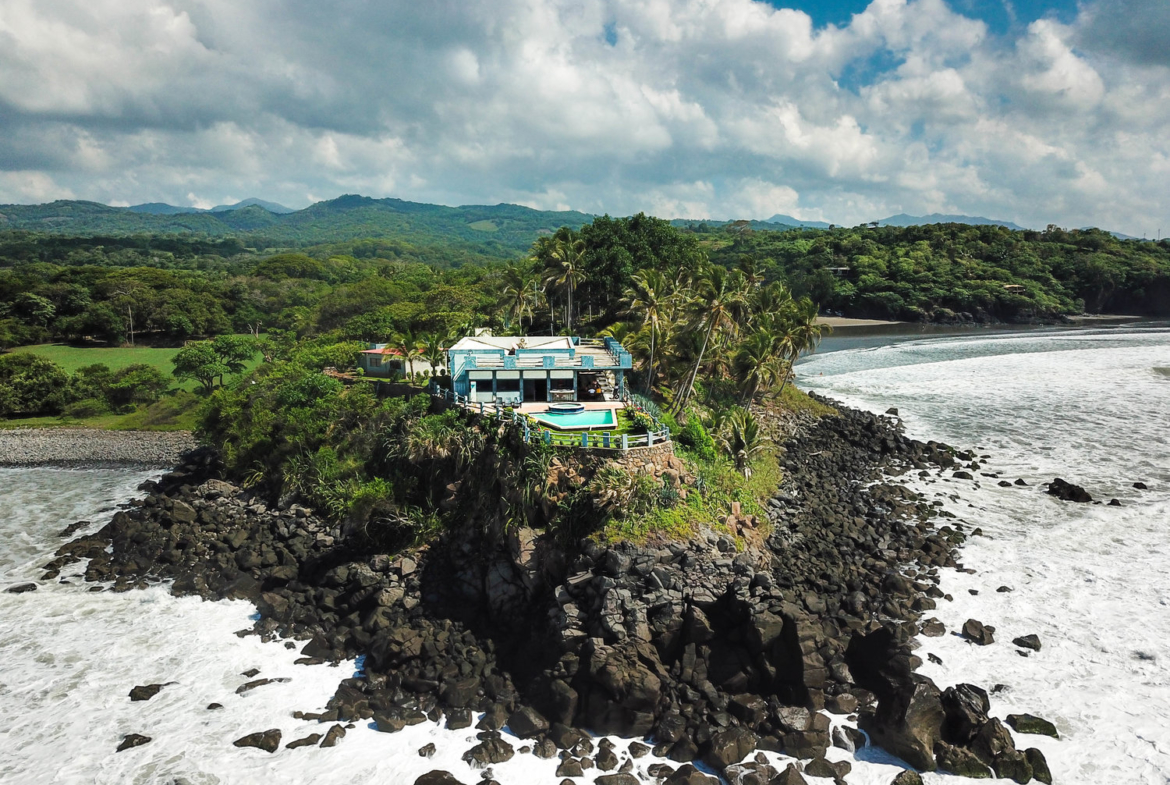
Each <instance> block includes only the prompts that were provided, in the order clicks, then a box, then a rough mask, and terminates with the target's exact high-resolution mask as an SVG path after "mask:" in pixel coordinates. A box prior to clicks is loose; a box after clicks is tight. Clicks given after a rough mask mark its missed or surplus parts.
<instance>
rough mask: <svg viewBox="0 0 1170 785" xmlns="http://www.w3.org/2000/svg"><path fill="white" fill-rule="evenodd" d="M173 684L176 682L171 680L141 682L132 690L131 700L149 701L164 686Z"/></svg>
mask: <svg viewBox="0 0 1170 785" xmlns="http://www.w3.org/2000/svg"><path fill="white" fill-rule="evenodd" d="M171 684H174V682H173V681H169V682H167V683H166V684H141V685H139V686H137V687H135V688H134V689H132V690H130V700H132V701H148V700H150V699H151V698H153V697H154V696H155V695H158V693H159V691H160V690H162V688H163V687H166V686H168V685H171Z"/></svg>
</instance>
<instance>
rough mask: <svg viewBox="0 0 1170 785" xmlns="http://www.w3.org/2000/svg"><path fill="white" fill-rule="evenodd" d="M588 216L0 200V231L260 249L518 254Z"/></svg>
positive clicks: (381, 204) (499, 208) (391, 202)
mask: <svg viewBox="0 0 1170 785" xmlns="http://www.w3.org/2000/svg"><path fill="white" fill-rule="evenodd" d="M589 218H590V216H588V215H586V214H584V213H578V212H572V211H569V212H546V211H541V210H533V209H530V208H528V207H521V206H519V205H513V204H499V205H494V206H488V205H472V206H465V207H445V206H443V205H434V204H420V203H417V202H406V201H403V200H401V199H371V198H369V197H366V196H354V195H347V196H341V197H338V198H337V199H332V200H329V201H325V202H318V203H316V204H314V205H312V206H310V207H307V208H305V209H304V210H297V211H295V212H291V213H286V214H277V213H271V212H269V211H268V210H265V209H264V208H263V207H259V206H250V207H243V208H241V209H238V210H229V211H224V212H215V213H180V214H172V215H159V214H151V213H140V212H135V211H133V210H131V209H130V208H127V207H108V206H106V205H103V204H98V203H96V202H80V201H57V202H51V203H49V204H40V205H0V229H24V230H29V231H35V232H42V233H52V234H67V235H74V236H90V235H110V236H121V235H191V234H194V235H200V236H206V237H229V236H230V237H234V238H239V239H240V240H242V241H244V243H245V244H246V245H247V246H248V247H253V248H258V249H261V250H263V249H265V248H273V247H285V246H290V245H320V244H323V243H333V242H346V241H353V240H359V239H387V238H390V239H393V240H396V241H400V242H405V243H409V244H411V245H423V246H426V245H435V244H440V245H443V246H448V247H450V248H451V249H452V250H454V251H455V252H456V253H462V254H466V253H472V254H481V255H486V256H491V257H496V258H502V257H510V256H514V255H517V254H519V253H522V252H523V251H524V250H525V249H526V248H527V247H528V246H529V245H531V244H532V241H533V240H534V239H536V237H537V236H539V235H541V234H548V233H550V232H552V231H555V230H556V229H558V228H559V227H561V226H572V227H573V228H577V227H580V226H581V224H583V223H585V222H586V221H588V220H589Z"/></svg>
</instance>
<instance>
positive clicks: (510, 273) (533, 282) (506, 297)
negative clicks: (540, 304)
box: [500, 264, 539, 331]
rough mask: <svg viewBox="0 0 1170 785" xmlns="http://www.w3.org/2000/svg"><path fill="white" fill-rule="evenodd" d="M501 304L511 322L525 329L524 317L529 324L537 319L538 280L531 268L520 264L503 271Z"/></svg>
mask: <svg viewBox="0 0 1170 785" xmlns="http://www.w3.org/2000/svg"><path fill="white" fill-rule="evenodd" d="M500 284H501V289H500V304H501V305H502V306H503V308H504V313H505V314H507V316H508V318H509V321H514V322H515V323H516V324H517V325H519V327H520V330H521V331H523V329H524V316H525V315H527V316H528V318H529V323H530V324H531V320H532V319H533V318H535V314H534V309H535V307H536V299H537V292H538V291H539V290H538V289H537V279H536V276H535V275H534V274H533V272H532V269H531V267H528V266H523V265H519V264H509V265H508V266H507V267H505V268H504V269H503V272H502V273H501V276H500Z"/></svg>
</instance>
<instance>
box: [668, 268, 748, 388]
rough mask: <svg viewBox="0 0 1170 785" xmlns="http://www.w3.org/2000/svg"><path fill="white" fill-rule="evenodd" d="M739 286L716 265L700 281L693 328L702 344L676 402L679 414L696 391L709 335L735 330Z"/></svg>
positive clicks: (739, 298)
mask: <svg viewBox="0 0 1170 785" xmlns="http://www.w3.org/2000/svg"><path fill="white" fill-rule="evenodd" d="M739 283H740V282H739V280H737V276H735V275H734V274H732V273H731V272H729V271H728V270H727V269H726V268H724V267H719V266H718V265H712V266H711V267H709V268H708V269H707V271H706V273H705V274H704V275H703V276H702V277H701V278H700V279H699V282H698V286H697V292H696V294H695V299H694V301H693V303H694V305H693V312H694V316H695V320H694V324H695V327H696V328H698V329H701V330H703V343H702V345H701V346H700V347H699V356H698V357H697V358H695V367H694V369H693V370H692V371H691V378H690V381H689V382H687V385H686V388H685V390H684V391H683V394H682V396H681V398H680V400H678V401H676V403H675V407H676V409H677V410H678V411H682V409H683V408H684V407H685V406H686V405H687V401H689V400H690V397H691V393H692V392H693V391H694V389H695V377H697V376H698V375H699V366H701V365H702V364H703V355H704V354H705V353H706V351H707V346H708V344H710V343H711V336H713V335H714V334H715V332H716V331H717V330H722V329H725V328H726V329H734V326H735V323H736V322H735V317H736V315H737V313H738V312H739V308H740V306H741V305H742V303H743V295H742V293H741V291H740V287H739Z"/></svg>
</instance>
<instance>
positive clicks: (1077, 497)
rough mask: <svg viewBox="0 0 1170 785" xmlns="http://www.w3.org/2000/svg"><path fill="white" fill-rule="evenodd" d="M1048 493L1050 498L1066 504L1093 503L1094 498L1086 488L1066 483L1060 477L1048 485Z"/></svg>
mask: <svg viewBox="0 0 1170 785" xmlns="http://www.w3.org/2000/svg"><path fill="white" fill-rule="evenodd" d="M1047 493H1048V495H1049V496H1055V497H1056V498H1058V499H1060V500H1061V501H1066V502H1080V503H1082V504H1085V503H1087V502H1091V501H1093V497H1092V496H1090V495H1089V492H1088V491H1086V490H1085V489H1084V488H1082V487H1081V486H1079V485H1073V484H1072V483H1071V482H1066V481H1065V480H1062V479H1060V478H1059V477H1057V478H1056V479H1054V480H1053V481H1052V482H1050V483H1048V491H1047Z"/></svg>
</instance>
